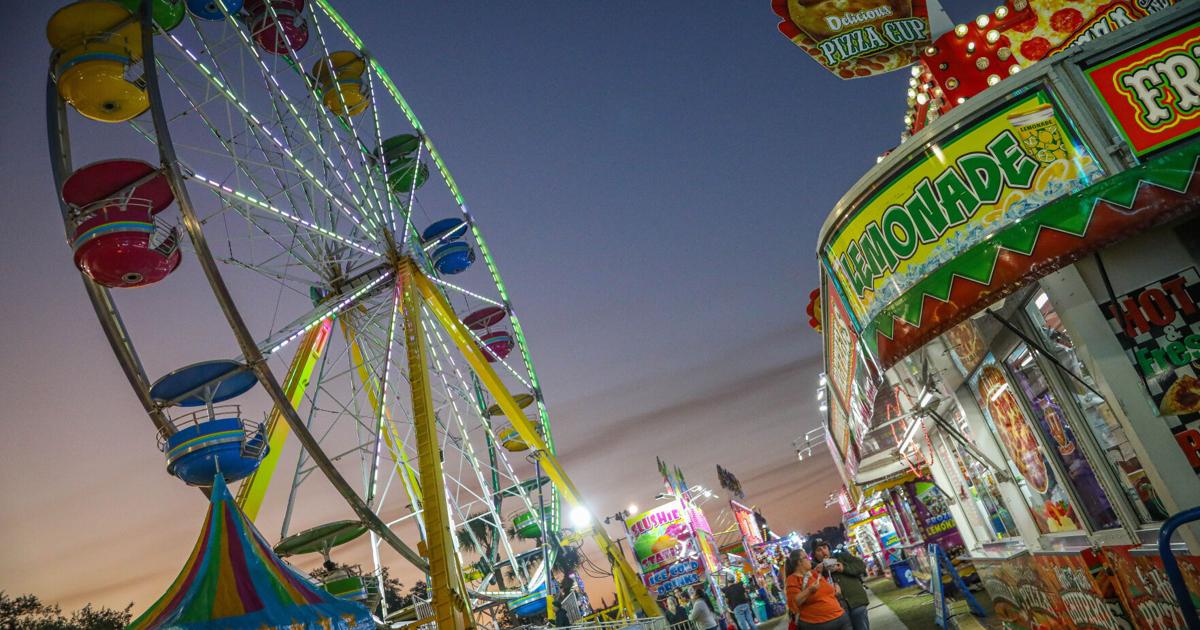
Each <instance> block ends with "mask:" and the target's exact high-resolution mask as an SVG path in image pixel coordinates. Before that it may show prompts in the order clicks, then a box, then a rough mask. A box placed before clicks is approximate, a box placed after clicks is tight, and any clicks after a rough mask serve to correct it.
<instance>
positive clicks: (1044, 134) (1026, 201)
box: [822, 91, 1101, 328]
mask: <svg viewBox="0 0 1200 630" xmlns="http://www.w3.org/2000/svg"><path fill="white" fill-rule="evenodd" d="M1100 174H1101V169H1100V167H1099V166H1098V165H1097V163H1096V161H1095V159H1094V158H1093V157H1092V156H1091V155H1090V154H1089V153H1088V152H1087V150H1086V149H1085V148H1084V147H1083V145H1082V143H1081V142H1079V141H1078V139H1076V138H1075V136H1074V135H1072V133H1071V131H1070V127H1069V125H1067V124H1066V123H1065V122H1064V121H1063V120H1062V119H1061V118H1060V117H1059V115H1058V113H1057V112H1056V111H1055V109H1054V106H1053V104H1052V103H1051V101H1050V98H1049V97H1048V96H1047V95H1046V93H1045V92H1042V91H1038V92H1035V93H1033V94H1032V95H1030V96H1028V97H1025V98H1023V99H1020V100H1017V101H1015V102H1012V103H1009V104H1008V105H1006V106H1005V107H1003V108H1001V109H999V110H998V111H996V112H995V113H993V114H992V115H991V116H989V117H987V118H984V119H983V120H982V121H980V122H979V123H977V124H975V125H974V126H971V127H968V128H966V129H964V130H962V131H960V132H959V133H957V134H956V135H954V136H952V137H950V138H949V139H947V140H945V141H944V142H943V143H942V144H940V145H933V146H930V147H928V148H926V149H925V150H924V151H922V152H920V153H918V154H916V155H915V156H914V157H913V158H912V159H911V160H910V162H909V163H908V164H907V165H906V166H905V167H904V169H903V170H902V171H901V172H900V173H899V174H897V175H896V176H895V177H894V178H893V179H892V180H891V181H888V182H887V183H885V184H884V185H883V186H882V187H881V188H880V189H879V190H878V192H876V193H875V194H873V195H872V196H871V197H870V198H868V199H866V200H865V201H863V202H861V203H859V204H858V205H857V207H855V208H853V209H852V211H851V213H850V214H849V215H848V216H847V217H846V218H845V219H844V220H843V221H842V224H841V225H840V226H839V227H838V229H837V230H836V231H835V232H834V233H833V234H832V236H831V237H830V238H829V239H828V240H827V241H826V243H825V244H824V246H823V248H822V255H823V256H824V258H825V262H826V263H827V264H828V265H829V266H830V268H831V269H833V271H834V275H835V276H836V278H837V279H838V281H839V282H840V284H841V288H842V290H843V292H844V294H845V296H846V299H847V302H848V306H849V307H850V310H851V312H852V313H853V314H854V315H855V317H856V319H857V320H858V322H859V324H860V325H861V326H863V327H864V328H865V327H866V326H867V325H868V324H869V323H870V322H871V321H872V320H873V319H874V318H875V316H876V315H878V314H879V312H880V311H881V310H882V309H883V308H884V307H886V306H887V305H888V304H890V303H892V302H893V301H894V300H896V299H897V298H899V297H900V296H901V295H903V294H904V293H905V292H906V291H907V290H908V289H910V288H911V287H912V286H913V285H914V284H916V283H917V282H918V281H919V280H921V279H922V278H924V277H925V276H927V275H928V274H929V273H931V272H932V271H934V270H936V269H938V268H939V267H942V266H943V265H945V264H946V263H948V262H950V261H951V260H953V259H954V258H955V257H957V256H958V255H959V254H961V253H963V252H964V251H965V250H966V249H967V248H968V247H970V246H972V245H974V244H976V243H979V242H981V241H983V240H984V239H986V238H987V237H988V236H989V235H991V234H993V233H995V232H996V231H998V230H999V229H1001V228H1003V227H1005V226H1008V225H1011V224H1013V223H1015V222H1017V221H1019V220H1020V219H1021V218H1022V217H1024V216H1025V215H1027V214H1029V213H1030V212H1032V211H1033V210H1036V209H1037V208H1039V207H1041V206H1043V205H1045V204H1046V203H1047V202H1049V201H1050V200H1052V199H1055V198H1057V197H1060V196H1063V195H1067V194H1070V193H1072V192H1075V191H1077V190H1079V189H1081V188H1084V187H1085V186H1087V185H1088V184H1089V183H1090V181H1091V179H1093V178H1094V177H1096V176H1098V175H1100ZM943 299H945V298H944V297H943Z"/></svg>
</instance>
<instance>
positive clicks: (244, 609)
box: [127, 475, 375, 630]
mask: <svg viewBox="0 0 1200 630" xmlns="http://www.w3.org/2000/svg"><path fill="white" fill-rule="evenodd" d="M374 627H375V624H374V622H372V620H371V614H370V612H368V611H367V609H366V608H365V607H363V606H361V605H359V604H356V603H354V602H350V601H346V600H343V599H339V598H337V597H334V596H333V595H330V594H329V593H326V592H325V591H323V590H321V589H320V588H318V587H316V586H314V585H313V584H311V583H310V582H309V581H308V579H307V578H305V577H304V576H302V575H301V574H300V573H298V572H297V571H296V570H295V569H292V568H291V567H289V566H288V565H286V564H284V562H283V561H282V560H280V559H279V557H278V556H276V555H275V553H274V552H273V551H271V547H270V546H269V545H267V542H266V541H265V540H263V537H262V534H259V533H258V530H257V529H255V528H254V525H253V524H252V523H250V522H249V521H248V520H246V516H245V515H244V514H242V511H241V510H240V509H238V507H237V505H236V504H235V503H234V501H233V497H231V496H230V495H229V489H228V488H227V487H226V486H225V479H224V478H223V477H221V476H220V475H217V478H216V482H215V483H214V484H213V489H212V499H211V503H210V504H209V507H208V516H207V517H206V518H205V520H204V529H203V530H202V531H201V532H200V539H199V540H197V541H196V547H195V548H194V549H193V550H192V555H191V557H190V558H188V561H187V564H185V565H184V567H183V571H181V572H180V573H179V577H177V578H175V582H174V583H173V584H171V588H169V589H167V592H166V593H165V594H163V596H162V597H160V598H159V599H158V601H157V602H154V605H153V606H151V607H150V609H149V610H147V611H146V612H145V613H143V614H142V615H141V616H140V617H138V618H137V619H135V620H134V622H133V623H132V624H130V625H129V628H128V629H127V630H142V629H144V628H147V629H148V628H186V629H189V630H198V629H201V628H205V629H207V628H254V629H256V630H260V629H261V630H270V629H273V628H280V629H283V628H287V629H295V630H301V629H304V630H309V629H311V630H316V629H318V628H320V629H321V630H356V629H359V628H362V629H366V628H374Z"/></svg>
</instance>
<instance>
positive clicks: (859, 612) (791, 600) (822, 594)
mask: <svg viewBox="0 0 1200 630" xmlns="http://www.w3.org/2000/svg"><path fill="white" fill-rule="evenodd" d="M782 575H783V576H784V583H785V589H784V592H783V594H782V597H783V598H784V599H785V600H786V603H787V611H788V621H789V624H788V626H789V630H870V622H869V621H868V619H867V590H866V587H865V586H864V585H863V579H864V578H865V577H866V575H867V566H866V563H864V562H863V560H862V559H861V558H859V557H857V556H854V555H853V554H851V553H849V552H846V551H837V552H834V551H832V550H831V549H830V545H829V544H828V543H827V542H824V541H821V540H815V541H813V545H812V555H811V556H810V555H809V554H807V553H805V551H804V550H803V549H796V550H793V551H792V552H791V553H789V554H788V556H787V559H786V560H785V562H784V563H783V567H782ZM775 593H776V596H777V597H778V596H779V594H778V591H775ZM721 594H722V595H723V596H724V599H725V608H726V609H727V610H728V611H729V614H730V618H725V617H723V616H722V615H721V614H718V612H717V610H718V607H717V606H716V605H714V602H712V601H711V599H710V598H709V595H708V593H707V591H706V590H705V589H703V588H699V587H698V586H697V587H692V588H690V589H685V590H684V591H682V592H681V593H680V594H678V595H670V596H668V597H667V598H666V599H665V600H664V602H663V611H664V614H665V615H666V617H667V622H668V623H669V624H670V626H671V627H672V628H674V629H675V630H725V628H726V627H731V628H732V627H736V628H737V630H757V623H756V622H755V617H754V608H753V604H752V598H751V597H750V595H749V594H748V593H747V591H746V585H745V584H744V583H743V582H742V581H741V580H733V581H731V582H730V583H729V584H727V585H726V586H725V587H724V588H723V589H721ZM765 595H766V593H765V591H764V592H763V595H761V596H762V597H765Z"/></svg>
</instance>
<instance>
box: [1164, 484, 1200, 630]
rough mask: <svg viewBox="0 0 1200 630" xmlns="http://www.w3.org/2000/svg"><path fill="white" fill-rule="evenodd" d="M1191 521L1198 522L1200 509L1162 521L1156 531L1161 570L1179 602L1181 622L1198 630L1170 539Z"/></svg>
mask: <svg viewBox="0 0 1200 630" xmlns="http://www.w3.org/2000/svg"><path fill="white" fill-rule="evenodd" d="M1193 521H1200V507H1194V508H1191V509H1189V510H1184V511H1182V512H1179V513H1177V514H1175V515H1173V516H1171V518H1168V519H1167V520H1166V521H1163V524H1162V527H1161V528H1159V530H1158V555H1159V556H1160V557H1162V562H1163V569H1164V570H1165V571H1166V573H1167V580H1168V581H1170V582H1171V590H1173V591H1175V599H1177V600H1179V610H1180V611H1181V612H1183V620H1184V621H1185V622H1186V623H1187V627H1188V629H1189V630H1200V618H1198V617H1197V615H1196V605H1195V604H1194V603H1193V602H1192V595H1191V593H1189V592H1188V588H1187V584H1186V583H1184V581H1183V573H1181V572H1180V570H1179V560H1177V559H1176V558H1175V554H1174V553H1173V552H1172V551H1171V538H1172V537H1173V536H1174V535H1175V530H1177V529H1179V527H1180V526H1182V525H1183V524H1184V523H1191V522H1193Z"/></svg>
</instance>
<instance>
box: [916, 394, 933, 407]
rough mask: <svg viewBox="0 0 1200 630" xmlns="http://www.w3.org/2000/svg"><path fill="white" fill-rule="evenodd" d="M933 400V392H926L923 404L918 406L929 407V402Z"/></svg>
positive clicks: (922, 398) (922, 399)
mask: <svg viewBox="0 0 1200 630" xmlns="http://www.w3.org/2000/svg"><path fill="white" fill-rule="evenodd" d="M931 400H933V392H931V391H926V392H925V394H924V395H922V396H921V402H920V403H918V404H917V406H919V407H924V406H925V405H928V404H929V401H931Z"/></svg>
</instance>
